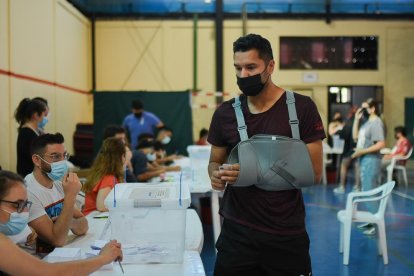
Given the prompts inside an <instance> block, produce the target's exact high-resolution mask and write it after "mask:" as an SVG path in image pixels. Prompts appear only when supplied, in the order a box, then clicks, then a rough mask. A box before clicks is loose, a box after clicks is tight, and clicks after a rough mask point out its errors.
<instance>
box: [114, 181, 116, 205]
mask: <svg viewBox="0 0 414 276" xmlns="http://www.w3.org/2000/svg"><path fill="white" fill-rule="evenodd" d="M115 187H116V178H115V176H114V208H115V207H116V196H115V192H116V189H115Z"/></svg>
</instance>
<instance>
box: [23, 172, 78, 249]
mask: <svg viewBox="0 0 414 276" xmlns="http://www.w3.org/2000/svg"><path fill="white" fill-rule="evenodd" d="M62 186H63V190H64V193H65V197H64V203H63V208H62V212H61V213H60V215H59V216H58V217H57V219H56V220H55V222H54V223H53V221H52V219H51V218H49V216H48V215H46V214H45V215H43V216H41V217H39V218H37V219H35V220H32V221H31V222H29V226H30V227H32V228H33V229H34V230H35V231H36V233H37V234H38V236H39V237H41V238H42V239H44V240H46V241H47V242H48V243H50V244H52V245H54V246H63V245H64V244H65V243H66V238H67V235H68V231H69V228H70V227H71V223H72V219H73V215H74V206H75V201H76V195H77V194H78V192H79V190H80V187H81V184H80V181H79V178H78V176H77V175H76V174H75V173H69V174H68V175H65V176H64V177H63V182H62Z"/></svg>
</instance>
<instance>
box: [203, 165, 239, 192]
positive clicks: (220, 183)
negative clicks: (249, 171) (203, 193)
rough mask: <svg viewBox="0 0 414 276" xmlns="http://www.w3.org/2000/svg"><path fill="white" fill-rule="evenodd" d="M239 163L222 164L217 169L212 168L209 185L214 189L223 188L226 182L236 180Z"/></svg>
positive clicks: (231, 182)
mask: <svg viewBox="0 0 414 276" xmlns="http://www.w3.org/2000/svg"><path fill="white" fill-rule="evenodd" d="M239 171H240V165H239V164H233V165H228V164H226V165H222V166H220V167H219V170H214V171H213V174H212V176H211V178H210V179H211V186H212V187H213V189H215V190H220V191H222V190H224V189H225V188H226V184H230V185H231V184H233V183H234V182H236V180H237V177H238V176H239Z"/></svg>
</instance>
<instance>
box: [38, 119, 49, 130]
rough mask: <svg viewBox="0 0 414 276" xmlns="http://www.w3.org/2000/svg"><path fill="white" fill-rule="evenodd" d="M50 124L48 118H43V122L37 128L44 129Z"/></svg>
mask: <svg viewBox="0 0 414 276" xmlns="http://www.w3.org/2000/svg"><path fill="white" fill-rule="evenodd" d="M48 122H49V118H48V117H43V119H42V121H41V122H40V123H38V124H37V127H38V128H44V127H45V126H46V124H47V123H48Z"/></svg>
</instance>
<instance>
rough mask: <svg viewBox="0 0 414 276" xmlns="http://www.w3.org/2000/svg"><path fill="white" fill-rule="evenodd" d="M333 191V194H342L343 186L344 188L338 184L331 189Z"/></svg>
mask: <svg viewBox="0 0 414 276" xmlns="http://www.w3.org/2000/svg"><path fill="white" fill-rule="evenodd" d="M333 192H334V193H335V194H344V193H345V188H344V187H342V186H339V187H338V188H335V189H334V190H333Z"/></svg>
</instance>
